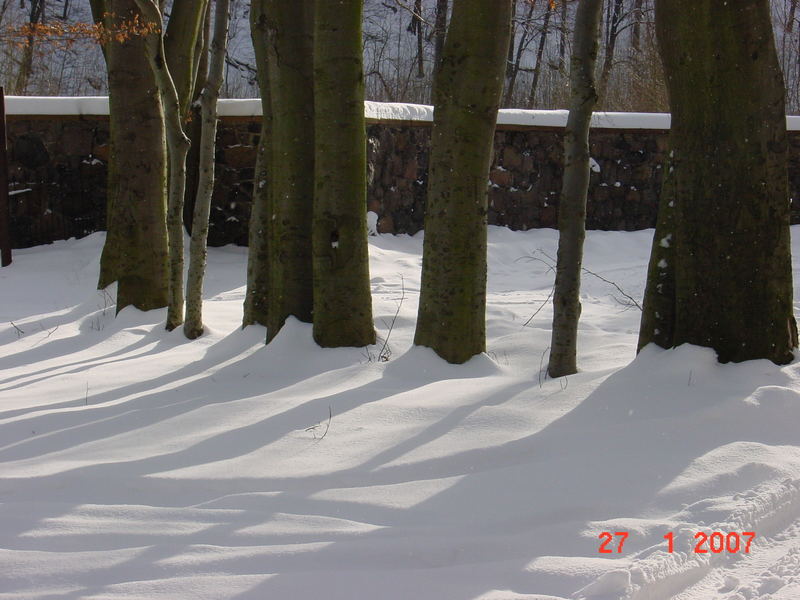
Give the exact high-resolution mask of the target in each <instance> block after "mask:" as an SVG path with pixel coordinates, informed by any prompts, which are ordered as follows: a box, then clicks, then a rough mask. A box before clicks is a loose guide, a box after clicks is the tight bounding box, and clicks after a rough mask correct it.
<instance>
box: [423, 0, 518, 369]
mask: <svg viewBox="0 0 800 600" xmlns="http://www.w3.org/2000/svg"><path fill="white" fill-rule="evenodd" d="M510 25H511V0H502V1H499V0H462V1H461V2H457V3H455V4H454V5H453V15H452V18H451V22H450V28H449V31H448V34H447V40H446V42H445V48H444V54H443V57H442V64H441V67H440V69H439V71H438V72H437V74H436V85H435V89H434V106H435V111H434V123H433V130H432V133H431V153H430V159H429V165H430V169H429V179H428V206H427V210H426V213H425V241H424V247H423V259H422V286H421V290H420V303H419V313H418V317H417V329H416V334H415V338H414V343H415V344H417V345H420V346H428V347H430V348H432V349H433V350H434V351H436V353H437V354H439V356H441V357H442V358H444V359H445V360H447V361H448V362H451V363H463V362H465V361H467V360H468V359H469V358H470V357H472V356H473V355H475V354H478V353H480V352H483V351H484V350H485V348H486V196H487V184H486V181H487V179H488V175H489V166H490V164H491V156H492V140H493V137H494V128H495V122H496V119H497V108H498V105H499V103H500V94H501V92H502V88H503V77H504V74H505V68H504V61H505V57H506V52H507V50H508V43H509V37H510V31H511V27H510Z"/></svg>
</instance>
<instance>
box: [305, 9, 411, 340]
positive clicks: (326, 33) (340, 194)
mask: <svg viewBox="0 0 800 600" xmlns="http://www.w3.org/2000/svg"><path fill="white" fill-rule="evenodd" d="M362 8H363V0H343V1H342V2H338V3H331V2H317V4H316V16H315V30H314V114H315V115H316V125H315V136H316V139H315V142H316V153H315V156H314V181H315V189H314V224H313V242H314V339H315V340H316V342H317V343H318V344H319V345H320V346H324V347H339V346H366V345H368V344H374V343H375V328H374V325H373V322H372V297H371V293H370V281H369V252H368V244H367V150H366V147H367V140H366V125H365V123H364V75H363V68H362V54H363V53H362V49H361V12H362ZM418 27H420V30H418V31H417V34H418V35H421V27H422V25H421V23H420V24H418Z"/></svg>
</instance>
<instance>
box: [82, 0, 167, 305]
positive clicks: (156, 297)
mask: <svg viewBox="0 0 800 600" xmlns="http://www.w3.org/2000/svg"><path fill="white" fill-rule="evenodd" d="M92 10H93V13H94V17H95V19H96V20H97V21H103V22H105V23H106V24H107V25H109V26H113V22H114V20H116V21H117V22H119V21H122V20H126V19H130V18H132V16H133V15H135V14H138V8H137V7H136V3H135V0H109V1H107V2H102V1H100V0H93V2H92ZM144 44H145V42H144V39H142V38H140V37H133V38H131V39H130V40H128V41H127V42H125V43H124V44H120V43H111V44H108V45H107V46H106V47H105V50H104V56H105V58H106V63H107V69H108V86H109V96H110V99H109V102H110V116H109V127H110V138H111V139H110V142H111V158H110V160H109V179H108V213H107V223H106V229H107V231H108V233H107V237H106V243H105V245H104V247H103V254H102V259H101V269H100V280H99V282H98V287H99V288H100V289H103V288H105V287H107V286H108V285H110V284H111V283H113V282H114V281H117V282H118V285H117V311H119V310H122V309H123V308H125V307H126V306H135V307H136V308H138V309H140V310H151V309H154V308H161V307H163V306H166V305H167V302H168V290H169V262H168V250H167V226H166V206H167V198H166V148H165V145H164V114H163V108H162V105H161V99H160V97H159V94H158V89H157V86H156V82H155V78H154V76H153V73H152V71H151V69H150V65H149V64H148V62H147V58H146V56H145V50H144Z"/></svg>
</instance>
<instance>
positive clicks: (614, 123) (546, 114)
mask: <svg viewBox="0 0 800 600" xmlns="http://www.w3.org/2000/svg"><path fill="white" fill-rule="evenodd" d="M364 113H365V116H366V117H367V118H368V119H371V120H376V121H419V122H427V123H430V122H432V121H433V107H432V106H427V105H424V104H406V103H402V102H370V101H367V102H365V103H364ZM6 114H8V115H107V114H108V97H106V96H83V97H55V96H6ZM219 114H220V116H223V117H257V116H260V115H261V100H259V99H257V98H255V99H244V100H239V99H225V100H220V102H219ZM568 114H569V112H568V111H566V110H522V109H517V108H504V109H502V110H500V112H499V113H498V115H497V124H498V125H505V126H518V127H519V126H521V127H564V126H565V125H566V124H567V116H568ZM669 124H670V116H669V114H667V113H619V112H605V113H595V114H594V115H593V116H592V127H601V128H609V129H669ZM786 125H787V129H788V130H789V131H800V116H787V117H786Z"/></svg>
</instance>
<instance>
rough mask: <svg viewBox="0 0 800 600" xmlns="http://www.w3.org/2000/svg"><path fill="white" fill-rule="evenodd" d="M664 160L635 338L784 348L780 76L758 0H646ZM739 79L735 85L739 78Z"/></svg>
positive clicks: (786, 278) (668, 343)
mask: <svg viewBox="0 0 800 600" xmlns="http://www.w3.org/2000/svg"><path fill="white" fill-rule="evenodd" d="M656 33H657V39H658V45H659V50H660V52H661V58H662V61H663V64H664V73H665V75H666V80H667V88H668V91H669V97H670V108H671V112H672V128H671V130H670V145H671V159H670V161H669V165H668V173H667V174H666V179H665V182H664V189H663V190H662V194H661V200H660V207H659V216H658V223H657V226H656V233H655V237H654V239H653V249H652V253H651V257H650V266H649V271H648V277H647V288H646V290H645V298H644V311H643V314H642V324H641V329H640V332H639V348H642V347H643V346H645V345H647V344H648V343H650V342H655V343H656V344H658V345H659V346H662V347H664V348H671V347H673V346H678V345H680V344H683V343H690V344H697V345H700V346H707V347H711V348H713V349H714V350H716V352H717V356H718V358H719V360H720V362H729V361H734V362H738V361H743V360H750V359H757V358H766V359H769V360H771V361H773V362H775V363H778V364H783V363H787V362H789V361H791V360H792V359H793V352H792V350H793V348H795V347H796V346H797V327H796V324H795V320H794V316H793V306H792V261H791V247H790V235H789V203H788V202H787V198H788V197H789V194H788V180H787V146H788V142H787V135H786V120H785V119H786V117H785V106H784V96H785V88H784V83H783V77H782V74H781V70H780V65H779V63H778V58H777V54H776V51H775V43H774V39H773V33H772V24H771V19H770V8H769V2H768V1H767V0H741V1H740V2H737V3H735V4H734V3H730V2H729V3H727V4H726V3H721V2H718V1H715V0H657V2H656ZM743 81H746V82H747V85H742V82H743Z"/></svg>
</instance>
